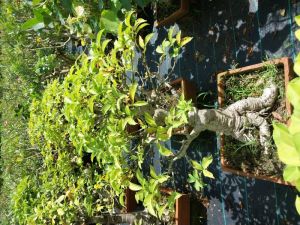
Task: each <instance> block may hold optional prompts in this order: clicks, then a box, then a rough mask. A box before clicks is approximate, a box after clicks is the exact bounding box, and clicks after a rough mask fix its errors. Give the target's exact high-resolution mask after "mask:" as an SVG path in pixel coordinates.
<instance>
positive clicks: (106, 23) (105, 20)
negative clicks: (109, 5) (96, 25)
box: [100, 10, 120, 33]
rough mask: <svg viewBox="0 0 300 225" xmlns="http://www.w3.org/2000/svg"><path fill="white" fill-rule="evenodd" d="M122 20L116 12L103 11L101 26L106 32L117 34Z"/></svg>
mask: <svg viewBox="0 0 300 225" xmlns="http://www.w3.org/2000/svg"><path fill="white" fill-rule="evenodd" d="M119 23H120V20H119V19H118V15H117V12H116V11H114V10H103V11H102V13H101V18H100V26H101V28H104V29H105V30H107V31H109V32H112V33H117V32H118V26H119Z"/></svg>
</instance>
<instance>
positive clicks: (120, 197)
mask: <svg viewBox="0 0 300 225" xmlns="http://www.w3.org/2000/svg"><path fill="white" fill-rule="evenodd" d="M124 199H125V193H124V192H122V193H121V194H120V196H119V202H120V204H121V206H123V207H124V206H125V202H124Z"/></svg>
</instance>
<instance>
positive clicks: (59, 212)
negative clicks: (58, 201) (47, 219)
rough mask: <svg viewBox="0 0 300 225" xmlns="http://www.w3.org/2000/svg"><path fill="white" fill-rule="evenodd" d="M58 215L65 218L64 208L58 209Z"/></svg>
mask: <svg viewBox="0 0 300 225" xmlns="http://www.w3.org/2000/svg"><path fill="white" fill-rule="evenodd" d="M57 214H58V215H59V216H63V215H64V214H65V212H64V210H63V209H62V208H58V209H57Z"/></svg>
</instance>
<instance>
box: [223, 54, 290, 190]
mask: <svg viewBox="0 0 300 225" xmlns="http://www.w3.org/2000/svg"><path fill="white" fill-rule="evenodd" d="M266 63H274V64H275V65H276V66H277V67H281V68H283V72H284V77H283V79H284V81H285V88H287V85H288V83H289V81H290V80H291V78H292V77H293V67H292V60H291V59H289V58H287V57H285V58H281V59H275V60H271V61H267V62H265V63H259V64H255V65H251V66H246V67H242V68H238V69H234V70H229V71H226V72H222V73H219V74H218V75H217V82H218V103H219V107H221V108H222V107H224V93H225V90H224V81H223V78H224V77H225V76H234V75H239V74H243V73H248V72H253V71H259V70H262V69H263V68H264V65H265V64H266ZM286 111H287V114H288V115H291V113H292V106H291V104H290V103H289V101H288V100H287V98H286ZM220 145H221V146H220V147H221V149H220V154H221V167H222V170H223V171H226V172H230V173H233V174H236V175H239V176H244V177H249V178H256V179H262V180H267V181H271V182H275V183H279V184H285V185H291V184H289V183H288V182H285V181H284V180H283V179H280V178H277V177H269V176H263V175H255V174H252V173H248V172H243V171H241V170H238V169H234V168H231V167H230V165H228V164H227V163H226V159H225V157H224V135H222V134H221V135H220Z"/></svg>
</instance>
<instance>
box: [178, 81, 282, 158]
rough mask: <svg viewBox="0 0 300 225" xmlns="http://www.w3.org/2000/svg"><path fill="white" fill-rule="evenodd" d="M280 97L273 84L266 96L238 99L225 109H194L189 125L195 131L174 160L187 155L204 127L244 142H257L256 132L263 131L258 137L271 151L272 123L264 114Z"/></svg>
mask: <svg viewBox="0 0 300 225" xmlns="http://www.w3.org/2000/svg"><path fill="white" fill-rule="evenodd" d="M277 96H278V88H277V87H276V85H274V84H271V85H270V86H269V87H268V88H265V89H264V92H263V94H262V96H260V97H257V98H253V97H249V98H247V99H243V100H240V101H237V102H235V103H233V104H232V105H230V106H228V107H227V108H225V109H201V110H198V109H197V108H193V110H191V111H190V112H189V115H188V116H189V125H190V126H191V127H192V128H193V130H192V131H191V133H190V134H189V135H187V139H186V140H185V141H184V142H183V144H182V146H181V149H180V151H179V152H178V154H177V155H176V156H175V157H174V159H173V161H175V160H177V159H179V158H182V157H184V156H185V154H186V151H187V149H188V147H189V145H190V143H191V142H192V141H193V140H194V139H195V138H196V137H197V136H198V135H199V134H200V133H201V132H202V131H204V130H210V131H214V132H217V133H223V134H224V135H229V136H232V137H233V138H235V139H237V140H239V141H242V142H248V141H255V140H256V139H257V135H255V133H259V137H258V138H259V141H260V144H261V146H262V147H263V148H264V154H268V148H269V141H270V139H271V132H270V124H268V122H267V121H266V119H265V117H263V114H265V113H266V112H267V111H268V110H269V109H270V108H272V106H273V105H274V103H275V101H276V99H277Z"/></svg>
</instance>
